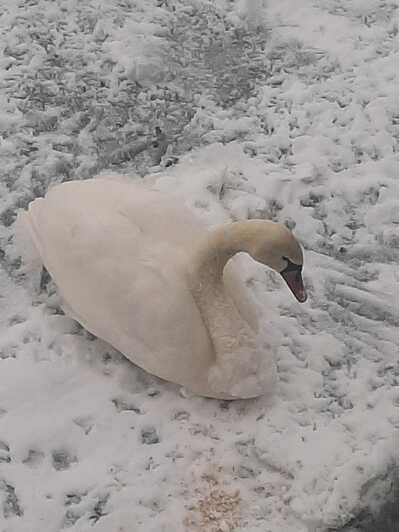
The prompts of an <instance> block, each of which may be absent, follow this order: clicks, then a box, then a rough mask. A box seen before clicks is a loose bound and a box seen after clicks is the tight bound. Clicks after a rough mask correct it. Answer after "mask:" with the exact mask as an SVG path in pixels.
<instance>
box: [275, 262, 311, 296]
mask: <svg viewBox="0 0 399 532" xmlns="http://www.w3.org/2000/svg"><path fill="white" fill-rule="evenodd" d="M281 276H282V277H283V278H284V280H285V282H286V283H287V284H288V286H289V288H290V290H291V292H292V293H293V294H294V296H295V297H296V298H297V300H298V301H299V303H304V302H305V301H306V300H307V298H308V295H307V293H306V290H305V287H304V286H303V280H302V275H301V271H300V270H298V269H295V270H294V269H292V270H291V269H287V270H284V271H283V272H281Z"/></svg>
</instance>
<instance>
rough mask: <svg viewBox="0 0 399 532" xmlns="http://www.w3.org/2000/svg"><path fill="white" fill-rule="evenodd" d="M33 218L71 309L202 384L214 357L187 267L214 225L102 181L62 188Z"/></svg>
mask: <svg viewBox="0 0 399 532" xmlns="http://www.w3.org/2000/svg"><path fill="white" fill-rule="evenodd" d="M28 217H29V221H30V226H31V229H32V233H33V238H34V241H35V244H36V246H37V248H38V251H39V253H40V255H41V258H42V261H43V263H44V265H45V266H46V268H47V269H48V271H49V272H50V274H51V275H52V277H53V278H54V280H55V282H56V284H57V286H58V289H59V292H60V295H61V297H62V299H63V300H64V307H65V310H66V311H67V313H69V314H70V315H71V316H72V317H74V318H75V319H77V321H79V322H80V323H81V324H82V325H83V326H85V327H86V328H87V329H88V330H89V331H91V332H92V333H94V334H96V335H97V336H99V337H100V338H103V339H104V340H106V341H108V342H109V343H111V344H112V345H113V346H115V347H116V348H117V349H119V350H120V351H122V352H123V353H124V354H125V355H126V356H127V357H128V358H130V359H131V360H132V361H133V362H136V363H137V364H138V365H140V366H141V367H143V368H144V369H146V370H147V371H150V372H153V373H156V374H157V375H159V376H161V377H163V378H165V379H169V380H173V381H175V382H180V381H181V379H180V381H179V375H176V371H177V372H179V371H180V372H181V374H182V376H183V377H184V379H186V380H187V378H188V380H191V379H193V380H194V381H196V380H197V381H198V379H200V378H201V372H203V370H204V368H206V367H208V366H209V363H210V359H211V358H212V356H213V351H212V346H211V343H210V339H209V335H208V333H207V330H206V328H205V326H204V324H203V321H202V317H201V315H200V312H199V310H198V308H197V305H196V303H195V301H194V300H193V297H192V295H191V292H190V290H189V289H188V286H187V282H186V280H187V279H186V271H187V265H188V261H189V257H190V251H191V250H192V249H193V246H195V244H196V242H198V241H199V239H201V238H203V237H204V236H205V234H206V229H205V228H204V227H203V226H202V224H201V223H200V222H199V221H198V220H197V219H196V218H195V217H194V215H192V214H191V212H190V211H189V210H188V209H185V208H184V206H182V205H180V204H179V202H178V201H177V200H175V199H174V198H173V197H171V196H167V195H165V194H162V193H160V192H158V191H154V190H150V189H147V188H145V187H144V186H142V185H140V184H137V185H136V184H133V183H131V182H128V181H120V180H115V181H114V180H112V179H109V178H97V179H92V180H88V181H72V182H67V183H63V184H62V185H58V186H56V187H54V188H53V189H51V190H50V191H49V192H48V194H47V195H46V197H45V198H42V199H38V200H35V201H34V202H33V203H31V205H30V207H29V213H28ZM187 348H189V349H190V351H191V352H190V353H187ZM193 349H194V351H195V352H192V350H193Z"/></svg>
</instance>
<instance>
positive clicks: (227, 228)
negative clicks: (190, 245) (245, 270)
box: [193, 221, 255, 283]
mask: <svg viewBox="0 0 399 532" xmlns="http://www.w3.org/2000/svg"><path fill="white" fill-rule="evenodd" d="M254 244H255V242H254V237H253V223H252V222H251V221H247V222H234V223H229V224H226V225H222V226H220V227H217V228H216V229H213V230H212V231H210V232H209V234H208V235H207V238H206V239H205V240H204V241H203V242H201V243H200V244H199V246H198V248H197V250H196V253H195V260H194V264H195V271H194V272H193V274H194V278H196V279H197V280H198V281H199V282H208V283H211V282H212V281H213V282H216V281H220V280H221V278H222V276H223V270H224V267H225V266H226V264H227V262H228V261H229V260H230V259H231V258H232V257H233V256H234V255H235V254H236V253H240V252H246V253H249V254H252V252H253V249H254Z"/></svg>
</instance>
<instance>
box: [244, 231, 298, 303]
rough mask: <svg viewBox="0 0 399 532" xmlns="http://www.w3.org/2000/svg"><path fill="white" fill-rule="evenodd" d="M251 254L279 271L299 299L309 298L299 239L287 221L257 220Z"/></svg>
mask: <svg viewBox="0 0 399 532" xmlns="http://www.w3.org/2000/svg"><path fill="white" fill-rule="evenodd" d="M253 236H254V238H253V239H252V245H251V248H252V249H251V251H250V254H251V256H252V257H253V258H254V259H255V260H256V261H258V262H261V263H262V264H265V265H266V266H269V267H270V268H272V269H273V270H275V271H276V272H278V273H280V274H281V276H282V277H283V278H284V280H285V282H286V283H287V285H288V286H289V288H290V290H291V292H292V293H293V294H294V296H295V297H296V299H297V300H298V301H299V302H300V303H303V302H304V301H306V299H307V295H306V290H305V288H304V286H303V280H302V267H303V253H302V249H301V246H300V245H299V243H298V241H297V239H296V238H295V237H294V235H293V234H292V233H291V231H290V230H289V229H287V227H285V225H282V224H278V223H273V222H268V221H261V220H258V221H256V226H254V234H253Z"/></svg>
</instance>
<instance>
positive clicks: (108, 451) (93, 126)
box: [0, 0, 399, 532]
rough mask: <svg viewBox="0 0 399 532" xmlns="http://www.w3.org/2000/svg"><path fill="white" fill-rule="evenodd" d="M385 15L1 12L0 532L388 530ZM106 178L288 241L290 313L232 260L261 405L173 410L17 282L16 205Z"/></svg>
mask: <svg viewBox="0 0 399 532" xmlns="http://www.w3.org/2000/svg"><path fill="white" fill-rule="evenodd" d="M398 7H399V0H391V1H385V0H313V2H312V0H295V1H294V0H267V2H264V3H263V2H262V0H248V2H245V1H240V2H237V1H236V2H234V1H229V0H213V1H206V0H158V1H157V0H85V1H82V2H79V0H56V1H50V0H0V265H1V268H0V323H1V328H0V530H1V532H58V531H61V530H65V531H68V532H69V531H70V532H78V531H79V532H83V531H84V532H87V531H91V530H93V532H162V531H163V532H183V531H184V532H233V531H245V532H327V531H329V532H332V531H341V532H344V531H345V532H362V531H365V532H395V531H399V510H398V506H399V502H398V501H399V468H398V462H399V441H398V428H399V364H398V362H399V354H398V345H399V328H398V326H399V307H398V303H397V301H398V296H399V291H398V287H399V268H398V258H399V203H398V201H399V181H398V176H399V144H398V141H399V29H398V28H399V26H398V25H399V9H398ZM106 172H108V173H127V174H129V175H131V176H132V178H135V179H142V177H143V176H146V177H145V179H149V180H151V182H153V183H155V186H156V187H158V188H160V189H163V190H164V189H166V190H168V191H170V192H171V193H173V194H176V195H178V196H180V197H182V198H183V199H184V201H185V202H186V203H187V205H189V206H190V207H191V208H192V209H194V210H195V212H197V213H198V215H199V216H200V217H201V218H203V219H204V220H206V221H207V223H209V224H210V225H212V224H216V223H218V222H221V221H224V220H226V219H229V218H230V219H245V218H255V217H261V218H268V219H273V220H279V221H282V222H285V223H287V224H288V225H289V226H290V227H291V228H294V231H295V234H296V235H297V236H298V238H299V239H300V240H301V242H302V243H303V246H304V248H305V260H306V264H305V282H306V284H307V288H308V292H309V300H308V302H307V303H306V304H305V305H299V304H298V303H297V302H296V301H295V300H294V298H293V297H292V296H291V294H289V293H288V290H287V289H286V287H285V286H283V285H282V283H281V281H280V279H279V278H278V276H277V275H274V274H273V273H272V272H266V270H265V269H264V268H263V267H261V266H259V265H255V264H254V263H253V262H251V261H250V260H249V259H246V258H242V275H243V277H244V278H245V281H246V284H247V286H248V290H251V291H252V292H253V294H254V296H255V297H256V299H257V301H258V303H259V306H260V312H261V313H262V319H263V320H264V322H265V323H266V324H268V326H269V327H270V331H271V332H272V331H273V335H274V336H275V337H276V338H277V340H278V344H279V347H278V349H276V354H275V363H276V374H277V378H276V385H275V388H274V389H273V390H271V393H270V394H269V395H268V396H267V397H263V398H260V399H257V400H251V401H237V402H223V401H216V400H206V399H202V398H196V397H190V396H187V395H184V394H182V393H181V390H179V389H178V387H177V386H174V385H172V384H168V383H165V382H162V381H160V380H159V379H156V378H154V377H151V376H149V375H147V374H145V373H144V372H143V371H141V370H139V369H138V368H136V367H135V366H133V365H132V364H130V363H129V362H128V361H126V360H125V359H124V358H123V357H122V356H121V355H120V354H118V353H116V352H115V351H113V350H112V349H111V348H110V347H109V346H107V345H105V344H104V343H103V342H101V341H100V340H98V339H96V338H94V337H93V336H91V335H90V334H88V333H86V332H85V331H83V330H82V329H81V328H80V327H79V326H78V325H77V324H76V323H74V322H73V321H71V320H70V319H68V318H67V317H65V316H64V315H62V313H61V311H60V309H59V305H58V299H57V293H56V291H55V288H54V286H53V285H52V283H51V281H49V280H48V279H47V280H46V279H42V280H41V282H40V280H39V279H38V278H37V277H35V276H32V275H28V274H26V272H24V269H23V268H21V267H20V266H21V265H20V260H19V258H18V255H17V252H16V248H15V244H14V227H13V223H14V220H15V215H16V211H17V209H18V208H21V207H26V205H27V204H28V203H29V202H30V201H31V200H32V199H33V198H35V197H37V196H42V195H43V194H44V193H45V191H46V190H47V189H48V187H49V186H51V185H52V184H54V183H57V182H61V181H65V180H69V179H84V178H89V177H92V176H94V175H96V174H99V173H106ZM133 319H134V317H133Z"/></svg>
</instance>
